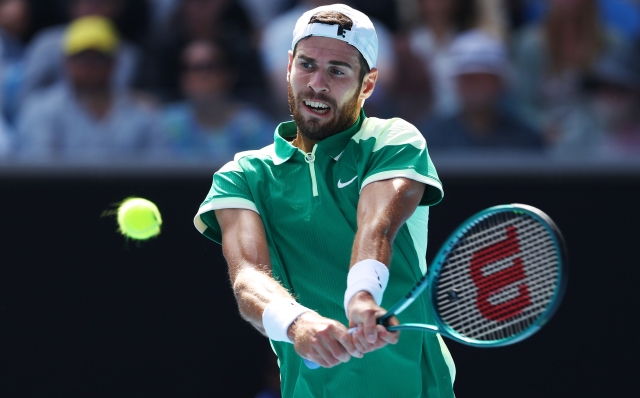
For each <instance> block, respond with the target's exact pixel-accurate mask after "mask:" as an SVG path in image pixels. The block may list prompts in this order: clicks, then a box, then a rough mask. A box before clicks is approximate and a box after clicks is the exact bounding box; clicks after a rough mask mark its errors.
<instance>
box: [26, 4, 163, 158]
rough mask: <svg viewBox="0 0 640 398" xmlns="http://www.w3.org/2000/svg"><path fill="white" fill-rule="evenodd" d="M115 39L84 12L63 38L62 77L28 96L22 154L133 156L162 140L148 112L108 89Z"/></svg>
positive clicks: (101, 21)
mask: <svg viewBox="0 0 640 398" xmlns="http://www.w3.org/2000/svg"><path fill="white" fill-rule="evenodd" d="M118 46H119V40H118V36H117V33H116V30H115V27H114V26H113V25H112V24H111V22H110V21H109V20H108V19H105V18H102V17H84V18H80V19H78V20H76V21H74V22H73V23H71V24H70V25H69V27H68V28H67V29H66V31H65V33H64V37H63V45H62V51H63V53H64V55H65V63H64V66H65V71H66V74H67V78H68V79H67V81H68V82H61V83H59V84H57V85H56V86H54V87H52V88H50V89H49V90H47V91H43V92H39V93H37V94H36V95H33V96H31V97H29V98H28V99H27V100H26V102H25V106H24V110H23V112H22V113H21V114H20V119H19V123H18V134H19V139H20V142H19V143H20V149H21V151H22V154H23V156H24V157H27V158H29V159H31V160H38V159H41V158H43V157H44V158H46V157H57V158H66V159H85V160H101V159H114V158H118V157H132V156H135V157H136V158H139V157H141V156H143V155H151V154H155V153H156V152H160V150H161V149H162V148H163V146H164V144H165V140H164V139H163V136H162V135H161V133H160V132H159V129H158V128H157V127H156V124H155V123H154V116H153V114H152V113H151V112H150V111H148V110H147V109H145V108H143V107H141V106H140V105H139V104H137V103H136V102H134V101H133V100H132V99H131V98H130V97H129V95H128V94H127V92H126V91H125V90H122V89H114V88H113V86H112V84H111V78H112V75H113V73H114V70H115V64H116V54H118Z"/></svg>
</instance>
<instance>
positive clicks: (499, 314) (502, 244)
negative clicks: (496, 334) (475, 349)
mask: <svg viewBox="0 0 640 398" xmlns="http://www.w3.org/2000/svg"><path fill="white" fill-rule="evenodd" d="M506 232H507V236H506V238H505V239H503V240H501V241H498V242H495V243H493V244H491V245H489V246H486V247H484V248H482V249H480V250H478V251H477V252H475V253H473V255H472V258H471V265H470V274H471V279H472V280H473V283H474V284H475V285H476V287H477V288H478V292H477V296H476V306H477V308H478V311H480V313H481V314H482V315H483V316H484V317H485V318H487V319H491V320H493V321H496V322H500V321H505V320H507V319H510V318H513V317H514V316H516V315H519V314H520V313H522V310H523V309H524V308H526V307H527V306H528V305H530V304H531V296H530V294H529V288H528V287H527V285H526V283H524V280H525V278H526V274H525V270H524V262H523V261H522V257H520V256H518V257H514V258H512V260H511V264H510V265H509V266H507V267H506V268H502V269H500V270H498V271H495V272H491V273H485V272H484V271H483V270H484V268H485V267H486V266H488V265H490V264H493V263H495V262H497V261H500V260H504V259H506V258H508V257H513V256H515V255H517V254H518V253H520V252H521V251H520V244H519V241H518V234H517V230H516V228H515V227H514V226H510V227H507V228H506ZM518 281H523V282H522V283H521V284H519V285H517V295H515V297H511V298H509V299H508V300H506V301H503V302H500V303H492V302H491V298H492V297H494V296H496V295H498V294H500V293H501V292H503V291H504V289H505V288H507V287H508V286H510V285H514V284H516V283H517V282H518Z"/></svg>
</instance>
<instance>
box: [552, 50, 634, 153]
mask: <svg viewBox="0 0 640 398" xmlns="http://www.w3.org/2000/svg"><path fill="white" fill-rule="evenodd" d="M585 84H586V87H587V93H588V95H587V101H586V107H585V109H583V111H582V112H581V113H578V115H577V119H578V120H577V121H576V122H575V123H574V124H573V127H574V128H572V129H570V130H568V131H567V133H566V134H565V135H564V136H563V137H562V140H561V141H560V142H559V144H558V146H557V150H558V151H559V152H560V153H565V152H573V153H576V152H578V153H580V152H582V153H586V154H597V155H603V156H610V157H614V158H617V157H619V156H621V155H635V156H638V155H640V62H639V59H638V56H637V54H635V53H633V52H628V51H618V52H608V53H606V54H605V55H604V56H603V57H602V59H601V60H600V61H599V62H598V63H597V64H596V65H595V67H594V70H593V72H592V73H591V74H590V75H589V76H588V77H587V79H586V80H585ZM580 121H582V122H581V123H580Z"/></svg>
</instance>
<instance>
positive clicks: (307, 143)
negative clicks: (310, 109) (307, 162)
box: [291, 130, 318, 153]
mask: <svg viewBox="0 0 640 398" xmlns="http://www.w3.org/2000/svg"><path fill="white" fill-rule="evenodd" d="M317 142H318V141H316V140H312V139H311V138H307V137H305V136H304V135H302V133H300V130H298V133H297V135H296V138H294V139H293V141H291V145H293V146H294V147H296V148H299V149H301V150H303V151H304V153H310V152H311V151H313V147H314V145H316V143H317Z"/></svg>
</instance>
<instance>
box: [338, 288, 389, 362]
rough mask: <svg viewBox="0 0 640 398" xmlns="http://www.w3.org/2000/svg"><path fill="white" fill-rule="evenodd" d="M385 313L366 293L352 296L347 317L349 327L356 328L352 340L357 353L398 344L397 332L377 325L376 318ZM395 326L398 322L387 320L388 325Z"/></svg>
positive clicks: (362, 292)
mask: <svg viewBox="0 0 640 398" xmlns="http://www.w3.org/2000/svg"><path fill="white" fill-rule="evenodd" d="M386 312H387V311H386V310H385V309H384V308H382V307H380V306H379V305H378V304H376V302H375V301H374V300H373V297H371V294H369V293H368V292H365V291H361V292H358V293H356V294H355V295H354V296H353V298H352V299H351V302H350V303H349V309H348V311H347V316H348V317H349V327H356V328H357V330H356V331H355V332H353V334H352V339H353V343H354V345H355V346H356V348H357V349H358V351H360V352H362V353H367V352H371V351H375V350H377V349H379V348H382V347H384V346H386V345H387V344H396V343H397V342H398V337H399V336H400V333H399V332H390V331H388V330H387V329H386V328H385V327H384V326H382V325H378V324H377V320H378V318H379V317H381V316H382V315H384V314H385V313H386ZM397 324H399V322H398V320H397V319H396V318H395V317H393V318H391V319H390V320H389V325H397Z"/></svg>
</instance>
